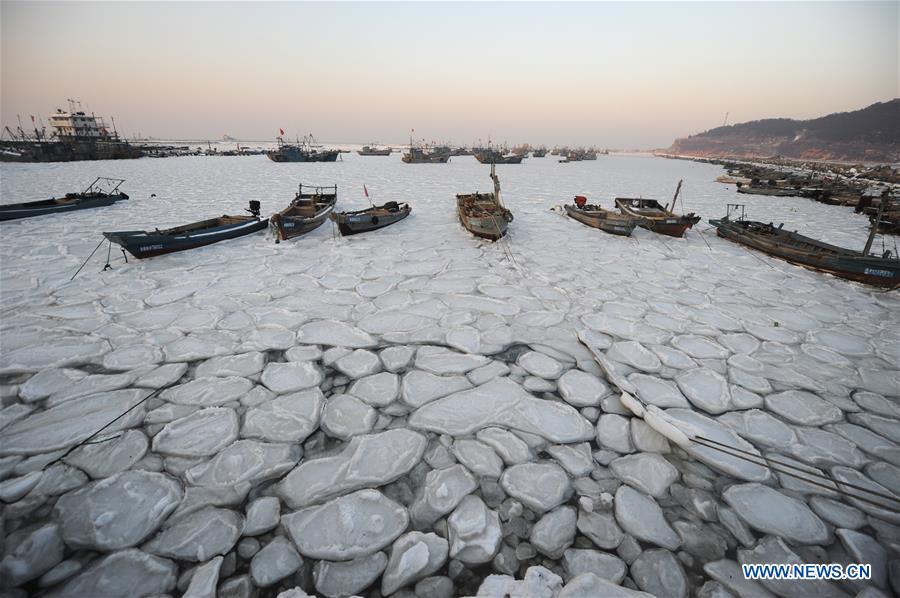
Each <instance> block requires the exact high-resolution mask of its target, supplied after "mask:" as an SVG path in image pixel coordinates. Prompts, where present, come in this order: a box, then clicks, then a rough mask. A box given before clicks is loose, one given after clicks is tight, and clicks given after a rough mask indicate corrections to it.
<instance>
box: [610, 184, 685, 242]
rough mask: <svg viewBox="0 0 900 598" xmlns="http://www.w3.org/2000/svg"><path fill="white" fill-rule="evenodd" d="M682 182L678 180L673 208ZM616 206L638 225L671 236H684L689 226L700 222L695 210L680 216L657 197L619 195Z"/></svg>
mask: <svg viewBox="0 0 900 598" xmlns="http://www.w3.org/2000/svg"><path fill="white" fill-rule="evenodd" d="M681 183H682V181H678V186H677V187H676V188H675V196H674V197H673V198H672V204H671V207H672V208H674V207H675V201H676V200H677V199H678V194H679V193H680V192H681ZM616 207H617V208H619V211H620V212H622V213H623V214H625V215H626V216H630V217H631V218H634V220H635V224H637V225H638V226H640V227H642V228H646V229H647V230H650V231H653V232H655V233H659V234H661V235H668V236H670V237H683V236H684V233H685V232H687V230H688V229H689V228H691V227H692V226H694V225H695V224H697V223H698V222H700V216H696V215H694V213H693V212H691V213H690V214H682V215H681V216H679V215H678V214H675V213H674V212H672V210H671V209H670V207H669V206H668V205H663V204H661V203H659V202H658V201H656V200H655V199H644V198H633V197H617V198H616Z"/></svg>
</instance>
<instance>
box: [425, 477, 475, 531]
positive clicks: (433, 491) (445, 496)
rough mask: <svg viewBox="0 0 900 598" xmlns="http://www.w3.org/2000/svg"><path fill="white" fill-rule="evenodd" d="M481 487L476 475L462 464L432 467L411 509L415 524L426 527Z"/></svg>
mask: <svg viewBox="0 0 900 598" xmlns="http://www.w3.org/2000/svg"><path fill="white" fill-rule="evenodd" d="M477 487H478V483H477V482H476V481H475V478H474V477H472V474H470V473H469V472H468V471H467V470H466V468H465V467H463V466H462V465H458V464H457V465H451V466H450V467H447V468H446V469H435V470H432V471H429V472H428V474H427V475H426V476H425V484H424V485H423V486H422V487H421V489H420V491H419V493H418V494H417V495H416V498H415V500H414V501H413V503H412V505H411V506H410V509H409V511H410V515H411V516H412V520H413V524H414V525H415V526H416V527H422V528H424V527H426V526H430V525H432V524H433V523H434V522H435V521H437V520H438V519H440V518H441V517H442V516H444V515H446V514H447V513H449V512H450V511H452V510H453V509H455V508H456V507H457V505H459V503H460V501H461V500H462V499H463V498H465V497H466V496H468V495H469V494H471V493H472V492H473V491H474V490H475V489H476V488H477Z"/></svg>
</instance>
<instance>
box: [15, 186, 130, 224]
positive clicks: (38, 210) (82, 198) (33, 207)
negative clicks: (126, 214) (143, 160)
mask: <svg viewBox="0 0 900 598" xmlns="http://www.w3.org/2000/svg"><path fill="white" fill-rule="evenodd" d="M124 182H125V181H124V179H108V178H105V177H97V178H96V179H95V180H94V182H93V183H91V184H90V185H88V187H87V189H85V190H84V191H82V192H80V193H66V195H65V197H59V198H56V197H54V198H51V199H42V200H39V201H28V202H25V203H11V204H5V205H0V221H2V220H16V219H18V218H31V217H32V216H43V215H44V214H55V213H58V212H74V211H75V210H87V209H90V208H100V207H103V206H109V205H112V204H114V203H116V202H117V201H122V200H123V199H128V195H126V194H125V193H122V192H121V191H119V186H120V185H121V184H122V183H124Z"/></svg>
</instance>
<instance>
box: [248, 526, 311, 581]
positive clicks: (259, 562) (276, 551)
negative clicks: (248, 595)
mask: <svg viewBox="0 0 900 598" xmlns="http://www.w3.org/2000/svg"><path fill="white" fill-rule="evenodd" d="M302 564H303V559H301V558H300V555H299V554H297V551H296V549H294V547H293V546H292V545H291V542H290V540H288V539H287V538H285V537H284V536H275V538H274V539H273V540H272V541H271V542H269V543H268V544H266V545H265V547H263V549H262V550H260V551H259V552H257V553H256V555H255V556H254V557H253V560H251V561H250V577H252V578H253V583H254V584H255V585H256V586H257V587H260V588H267V587H269V586H271V585H274V584H275V583H277V582H278V581H281V580H282V579H284V578H285V577H287V576H288V575H291V574H293V573H294V572H295V571H297V569H299V568H300V565H302Z"/></svg>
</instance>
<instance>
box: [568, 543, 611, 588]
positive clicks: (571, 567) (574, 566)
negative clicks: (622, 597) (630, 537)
mask: <svg viewBox="0 0 900 598" xmlns="http://www.w3.org/2000/svg"><path fill="white" fill-rule="evenodd" d="M562 565H563V568H564V569H565V571H566V573H567V574H568V575H567V576H566V578H565V579H571V578H573V577H577V576H579V575H581V574H582V573H593V574H595V575H597V576H598V577H601V578H603V579H605V580H607V581H609V582H611V583H614V584H619V583H622V580H623V579H625V572H626V570H627V567H626V566H625V562H624V561H623V560H622V559H620V558H618V557H616V556H613V555H611V554H608V553H606V552H602V551H600V550H593V549H589V548H569V549H567V550H566V551H565V552H564V553H563V558H562Z"/></svg>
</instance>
